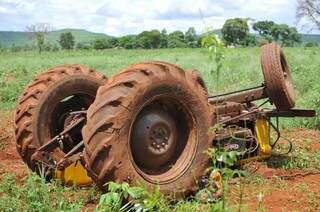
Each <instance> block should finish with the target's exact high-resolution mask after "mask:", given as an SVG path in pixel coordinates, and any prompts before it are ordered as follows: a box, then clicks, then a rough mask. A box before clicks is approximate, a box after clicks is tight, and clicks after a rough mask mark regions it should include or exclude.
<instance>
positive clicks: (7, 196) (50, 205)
mask: <svg viewBox="0 0 320 212" xmlns="http://www.w3.org/2000/svg"><path fill="white" fill-rule="evenodd" d="M88 194H89V195H88ZM97 194H98V192H97V191H96V189H95V188H94V187H89V188H85V189H77V188H75V187H64V186H62V184H61V182H59V181H53V182H52V183H46V181H45V179H44V178H41V177H39V176H38V175H37V174H35V173H30V174H29V175H28V176H27V177H26V178H25V179H24V180H23V182H22V184H21V185H18V184H17V183H16V178H15V175H14V174H12V173H6V174H4V175H2V176H1V181H0V211H39V212H40V211H80V210H81V208H83V205H84V204H86V203H88V202H91V201H92V196H93V195H94V196H97Z"/></svg>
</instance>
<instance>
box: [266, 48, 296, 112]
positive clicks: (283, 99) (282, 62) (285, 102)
mask: <svg viewBox="0 0 320 212" xmlns="http://www.w3.org/2000/svg"><path fill="white" fill-rule="evenodd" d="M261 66H262V71H263V75H264V79H265V83H266V87H267V94H268V96H269V98H270V100H271V102H273V103H274V104H275V106H276V107H277V109H278V110H287V109H290V108H293V107H294V105H295V91H294V87H293V82H292V77H291V73H290V68H289V65H288V63H287V60H286V58H285V56H284V53H283V51H282V49H281V47H280V46H279V45H278V44H277V43H271V44H267V45H264V46H262V48H261Z"/></svg>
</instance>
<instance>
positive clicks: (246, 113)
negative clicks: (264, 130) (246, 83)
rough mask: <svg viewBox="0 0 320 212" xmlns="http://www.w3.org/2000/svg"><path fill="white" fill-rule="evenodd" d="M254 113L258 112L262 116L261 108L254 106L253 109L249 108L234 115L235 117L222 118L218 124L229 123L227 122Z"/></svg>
mask: <svg viewBox="0 0 320 212" xmlns="http://www.w3.org/2000/svg"><path fill="white" fill-rule="evenodd" d="M255 114H259V115H261V116H263V115H264V112H263V111H262V110H261V109H259V108H255V109H253V110H251V111H248V112H243V113H241V114H240V115H238V116H235V117H232V118H229V119H226V120H223V121H221V122H219V123H218V124H222V125H223V124H227V123H229V122H233V121H237V120H239V119H240V118H244V117H247V116H251V115H255ZM221 115H223V114H221Z"/></svg>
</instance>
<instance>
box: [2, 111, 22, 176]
mask: <svg viewBox="0 0 320 212" xmlns="http://www.w3.org/2000/svg"><path fill="white" fill-rule="evenodd" d="M13 133H14V132H13V123H12V111H10V110H1V111H0V176H1V175H2V174H4V173H15V174H16V176H17V179H18V180H20V179H22V178H23V177H25V176H26V175H27V173H28V168H27V166H26V165H25V164H24V163H23V161H22V160H21V158H20V156H19V154H18V153H17V151H16V147H15V143H14V138H13Z"/></svg>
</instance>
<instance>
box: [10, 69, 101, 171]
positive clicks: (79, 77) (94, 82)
mask: <svg viewBox="0 0 320 212" xmlns="http://www.w3.org/2000/svg"><path fill="white" fill-rule="evenodd" d="M105 80H106V78H105V77H104V76H103V75H102V74H100V73H98V72H96V71H94V70H93V69H89V68H87V67H84V66H81V65H62V66H56V67H53V68H50V69H48V70H47V71H45V72H43V73H41V74H39V75H38V76H37V77H36V78H35V79H34V80H33V81H32V82H31V83H29V84H28V85H27V87H26V88H25V89H24V91H23V92H22V95H21V96H20V97H19V99H18V102H17V106H16V110H15V113H14V134H15V141H16V148H17V151H18V153H19V154H20V156H21V158H22V159H23V161H24V162H25V163H26V164H27V165H28V167H29V168H30V169H31V170H35V169H36V165H35V164H34V162H33V161H32V159H31V158H32V155H33V153H34V152H35V150H36V149H37V148H38V147H40V146H41V145H43V144H44V143H45V142H47V141H49V140H50V135H49V134H50V132H48V131H49V125H50V124H48V125H46V124H44V123H47V122H48V121H47V119H50V118H51V117H48V116H49V115H50V113H51V112H52V111H53V110H54V108H53V107H54V106H55V105H53V104H55V103H56V101H61V100H62V99H58V98H60V97H61V98H63V97H66V96H67V95H73V93H72V92H75V91H77V92H80V93H81V92H82V91H83V92H89V93H90V94H91V95H93V96H95V93H96V90H97V89H98V87H99V86H100V85H103V83H104V82H105ZM93 98H94V97H93ZM51 109H52V111H51ZM49 110H50V111H51V112H50V111H49ZM52 113H53V112H52ZM63 155H64V153H63V152H62V151H61V150H58V149H57V150H55V151H54V152H53V154H52V157H53V159H54V160H55V161H58V160H59V159H60V158H61V157H63Z"/></svg>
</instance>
